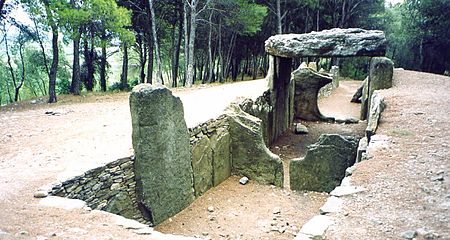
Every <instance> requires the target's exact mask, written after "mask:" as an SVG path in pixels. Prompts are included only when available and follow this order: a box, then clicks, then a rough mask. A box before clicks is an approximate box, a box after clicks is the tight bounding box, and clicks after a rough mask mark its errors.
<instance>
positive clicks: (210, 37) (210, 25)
mask: <svg viewBox="0 0 450 240" xmlns="http://www.w3.org/2000/svg"><path fill="white" fill-rule="evenodd" d="M212 16H213V12H212V11H211V14H210V15H209V33H208V80H207V81H208V83H210V82H211V81H212V75H213V70H214V69H213V58H212Z"/></svg>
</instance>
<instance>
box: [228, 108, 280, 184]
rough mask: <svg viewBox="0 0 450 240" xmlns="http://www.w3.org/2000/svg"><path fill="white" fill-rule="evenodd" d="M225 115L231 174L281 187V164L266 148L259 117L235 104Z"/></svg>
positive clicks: (278, 158)
mask: <svg viewBox="0 0 450 240" xmlns="http://www.w3.org/2000/svg"><path fill="white" fill-rule="evenodd" d="M226 115H227V116H228V119H229V124H230V134H231V156H232V164H233V170H232V171H233V173H234V174H237V175H242V176H247V177H248V178H250V179H251V180H256V181H258V182H260V183H265V184H274V185H276V186H282V184H283V164H282V161H281V159H280V157H278V156H277V155H275V154H273V153H272V152H271V151H270V150H269V149H268V148H267V147H266V145H265V143H264V140H263V136H262V129H261V120H260V119H258V118H256V117H254V116H252V115H250V114H248V113H246V112H244V111H243V110H242V109H241V108H240V107H239V105H238V104H236V103H233V104H231V105H230V106H229V107H228V108H227V110H226Z"/></svg>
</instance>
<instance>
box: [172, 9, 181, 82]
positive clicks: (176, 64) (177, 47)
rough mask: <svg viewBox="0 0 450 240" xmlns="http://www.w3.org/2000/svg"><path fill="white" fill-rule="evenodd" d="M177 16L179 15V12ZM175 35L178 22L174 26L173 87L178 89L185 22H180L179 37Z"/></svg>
mask: <svg viewBox="0 0 450 240" xmlns="http://www.w3.org/2000/svg"><path fill="white" fill-rule="evenodd" d="M175 11H176V10H175ZM175 14H178V11H176V12H175ZM175 35H176V22H175V23H174V25H173V31H172V50H173V51H172V87H177V85H178V67H179V65H180V49H181V40H182V37H183V21H181V20H179V21H178V36H175Z"/></svg>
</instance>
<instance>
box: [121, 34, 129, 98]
mask: <svg viewBox="0 0 450 240" xmlns="http://www.w3.org/2000/svg"><path fill="white" fill-rule="evenodd" d="M122 49H123V58H122V73H121V74H120V90H128V44H127V43H123V46H122Z"/></svg>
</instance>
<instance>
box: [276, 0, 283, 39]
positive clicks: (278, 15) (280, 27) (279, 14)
mask: <svg viewBox="0 0 450 240" xmlns="http://www.w3.org/2000/svg"><path fill="white" fill-rule="evenodd" d="M276 4H277V9H276V10H277V30H278V34H282V33H283V24H282V21H281V20H282V19H281V18H282V16H281V0H277V2H276Z"/></svg>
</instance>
